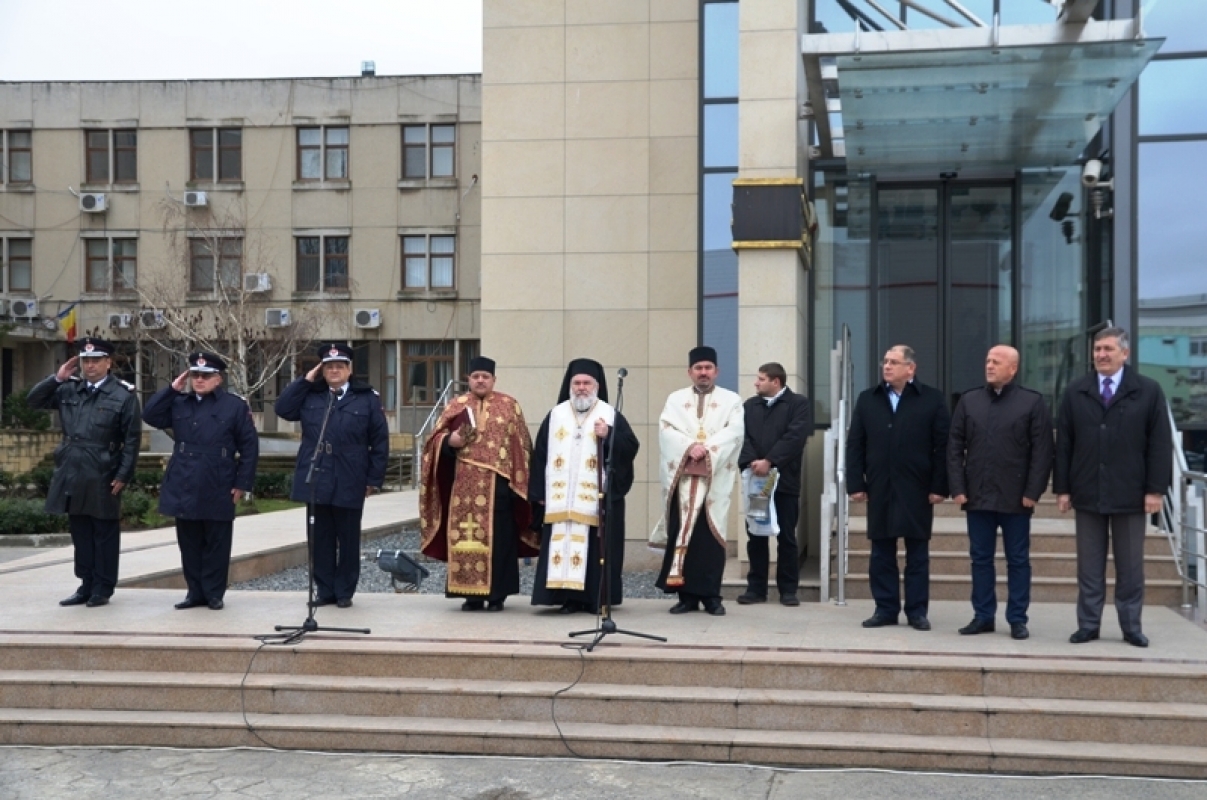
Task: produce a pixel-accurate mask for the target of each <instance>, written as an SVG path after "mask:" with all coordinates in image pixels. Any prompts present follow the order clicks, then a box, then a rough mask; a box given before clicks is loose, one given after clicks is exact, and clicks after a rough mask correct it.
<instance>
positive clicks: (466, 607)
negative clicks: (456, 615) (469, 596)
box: [461, 600, 486, 611]
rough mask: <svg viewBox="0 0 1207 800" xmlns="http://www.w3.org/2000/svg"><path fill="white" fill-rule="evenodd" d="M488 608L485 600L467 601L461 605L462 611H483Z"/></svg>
mask: <svg viewBox="0 0 1207 800" xmlns="http://www.w3.org/2000/svg"><path fill="white" fill-rule="evenodd" d="M484 608H486V601H485V600H466V601H465V602H464V603H462V604H461V610H462V611H481V610H482V609H484Z"/></svg>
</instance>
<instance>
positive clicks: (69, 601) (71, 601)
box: [59, 591, 88, 606]
mask: <svg viewBox="0 0 1207 800" xmlns="http://www.w3.org/2000/svg"><path fill="white" fill-rule="evenodd" d="M87 602H88V595H86V594H84V593H83V592H79V591H77V592H76V593H75V594H73V595H72V596H71V597H64V598H63V599H62V600H60V601H59V605H61V606H82V605H84V603H87Z"/></svg>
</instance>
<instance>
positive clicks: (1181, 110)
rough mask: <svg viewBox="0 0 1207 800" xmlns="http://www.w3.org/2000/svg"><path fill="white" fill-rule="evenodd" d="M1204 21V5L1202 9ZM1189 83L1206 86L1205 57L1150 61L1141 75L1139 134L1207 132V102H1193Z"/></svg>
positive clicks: (1205, 20)
mask: <svg viewBox="0 0 1207 800" xmlns="http://www.w3.org/2000/svg"><path fill="white" fill-rule="evenodd" d="M1203 17H1204V19H1203V24H1207V5H1205V6H1204V8H1203ZM1191 86H1197V87H1200V89H1201V87H1204V86H1207V58H1175V59H1169V60H1166V61H1153V62H1152V63H1151V64H1149V65H1148V66H1147V67H1145V69H1144V72H1143V73H1141V75H1140V135H1141V136H1160V135H1168V134H1178V133H1200V132H1207V102H1201V101H1197V102H1196V101H1192V100H1191V99H1190V97H1188V95H1187V89H1188V87H1191Z"/></svg>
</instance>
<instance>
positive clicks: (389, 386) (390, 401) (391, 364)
mask: <svg viewBox="0 0 1207 800" xmlns="http://www.w3.org/2000/svg"><path fill="white" fill-rule="evenodd" d="M380 388H381V404H382V406H383V407H384V408H385V410H386V411H393V410H394V409H395V408H397V407H398V343H397V342H382V343H381V387H380Z"/></svg>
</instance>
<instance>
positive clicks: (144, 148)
mask: <svg viewBox="0 0 1207 800" xmlns="http://www.w3.org/2000/svg"><path fill="white" fill-rule="evenodd" d="M188 179H189V134H188V131H186V130H185V129H183V128H170V129H158V130H140V131H139V132H138V182H139V185H140V186H143V187H147V188H148V189H149V188H150V187H155V191H150V192H142V194H144V195H146V198H145V199H144V203H147V204H148V205H149V206H150V207H154V206H156V205H158V202H159V200H161V199H163V198H164V193H163V191H162V188H163V187H167V192H168V194H169V195H170V196H171V197H172V198H173V199H175V200H183V199H184V185H185V183H186V182H187V181H188Z"/></svg>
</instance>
